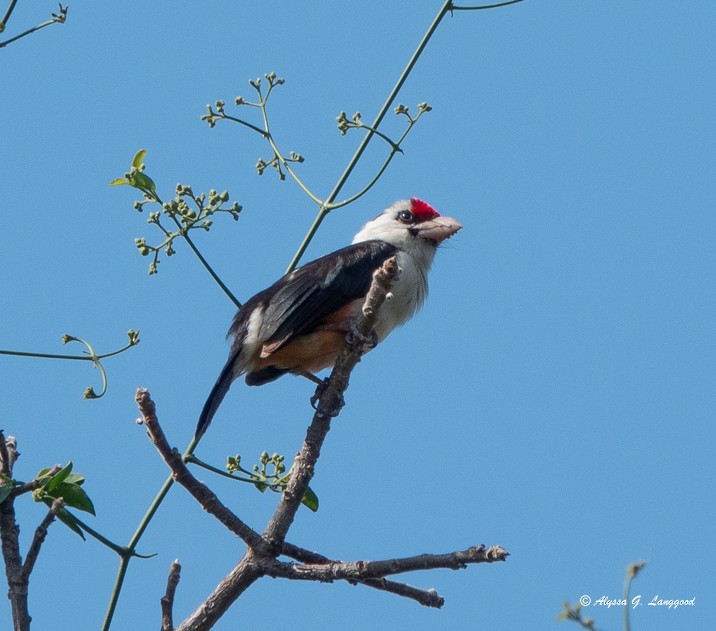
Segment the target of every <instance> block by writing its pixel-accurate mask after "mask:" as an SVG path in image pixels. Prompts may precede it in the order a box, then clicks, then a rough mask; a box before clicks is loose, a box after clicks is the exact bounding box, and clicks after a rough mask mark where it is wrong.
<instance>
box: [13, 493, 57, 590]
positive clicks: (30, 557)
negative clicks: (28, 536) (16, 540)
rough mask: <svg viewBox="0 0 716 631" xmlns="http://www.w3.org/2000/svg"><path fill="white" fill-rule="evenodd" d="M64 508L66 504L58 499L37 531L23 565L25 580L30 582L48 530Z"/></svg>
mask: <svg viewBox="0 0 716 631" xmlns="http://www.w3.org/2000/svg"><path fill="white" fill-rule="evenodd" d="M63 506H64V502H63V501H62V499H60V498H57V499H56V500H55V501H54V502H52V506H51V507H50V510H49V511H47V515H45V518H44V519H43V520H42V521H41V522H40V525H39V526H38V527H37V529H36V530H35V536H34V537H33V538H32V543H31V544H30V548H29V549H28V551H27V555H26V556H25V563H23V565H22V574H23V576H24V577H25V580H29V578H30V574H32V570H33V568H34V567H35V563H36V562H37V557H38V556H39V554H40V549H41V548H42V544H43V543H45V538H46V537H47V529H48V528H49V527H50V524H51V523H52V522H53V521H55V517H57V514H58V513H59V512H60V510H62V507H63Z"/></svg>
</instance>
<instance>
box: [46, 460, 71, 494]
mask: <svg viewBox="0 0 716 631" xmlns="http://www.w3.org/2000/svg"><path fill="white" fill-rule="evenodd" d="M70 473H72V461H71V460H70V461H69V462H68V463H67V466H66V467H64V468H62V469H60V470H59V471H58V472H57V473H56V474H55V475H53V476H52V479H51V480H50V483H49V484H48V485H47V487H46V488H47V492H48V493H51V494H52V495H53V496H54V497H57V496H56V495H55V494H54V493H53V492H52V491H53V490H54V489H56V488H57V487H58V486H59V485H60V484H62V483H63V482H64V481H65V479H66V478H67V476H68V475H70Z"/></svg>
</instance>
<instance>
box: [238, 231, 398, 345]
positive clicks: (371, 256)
mask: <svg viewBox="0 0 716 631" xmlns="http://www.w3.org/2000/svg"><path fill="white" fill-rule="evenodd" d="M397 251H398V250H397V248H396V247H395V246H392V245H390V244H388V243H385V242H384V241H364V242H362V243H355V244H353V245H349V246H348V247H345V248H342V249H341V250H337V251H336V252H333V253H332V254H327V255H326V256H323V257H321V258H319V259H316V260H315V261H311V262H310V263H306V265H304V266H303V267H300V268H299V269H297V270H294V271H293V272H291V273H290V274H287V275H286V276H284V277H283V278H281V279H280V280H278V281H277V282H276V283H274V284H273V285H272V286H271V287H269V288H268V289H265V290H264V291H262V292H261V293H259V294H257V295H256V296H254V297H253V298H251V300H249V301H248V302H247V303H246V304H245V305H244V307H243V308H242V309H241V310H240V311H239V312H238V313H237V314H236V318H235V319H234V323H233V324H232V327H231V329H230V330H229V334H230V335H237V334H239V337H242V335H241V334H242V333H243V330H244V329H245V327H246V325H247V322H246V321H245V320H246V316H244V317H242V314H246V315H248V314H250V313H251V311H252V310H253V308H255V307H257V306H258V305H261V304H263V306H264V316H263V323H262V325H261V329H260V330H259V339H260V340H261V341H262V342H263V343H264V344H267V345H271V346H273V350H275V349H278V348H280V347H281V345H282V344H283V342H285V341H287V340H288V339H290V338H292V337H294V336H296V335H301V334H302V333H306V332H307V331H310V330H311V329H313V328H314V327H315V326H316V325H317V324H318V323H319V322H321V321H322V320H323V319H325V318H326V317H327V316H329V315H331V314H332V313H334V312H336V311H338V310H339V309H341V308H342V307H344V306H346V305H347V304H349V303H350V302H353V301H354V300H356V299H358V298H361V297H362V296H365V294H366V293H368V289H369V288H370V283H371V280H372V278H373V271H374V270H375V269H376V268H377V267H379V266H380V265H382V264H383V262H384V261H385V260H386V259H388V258H390V257H391V256H393V255H395V254H396V253H397Z"/></svg>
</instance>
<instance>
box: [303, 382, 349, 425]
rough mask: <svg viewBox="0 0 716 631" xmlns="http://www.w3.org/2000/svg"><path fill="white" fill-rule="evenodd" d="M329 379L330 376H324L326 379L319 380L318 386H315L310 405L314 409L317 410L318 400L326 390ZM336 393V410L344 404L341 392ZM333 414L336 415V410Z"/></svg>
mask: <svg viewBox="0 0 716 631" xmlns="http://www.w3.org/2000/svg"><path fill="white" fill-rule="evenodd" d="M329 380H330V378H329V377H326V379H324V380H323V381H321V383H319V384H318V387H317V388H316V392H315V393H314V394H313V396H312V397H311V407H312V408H313V409H314V410H316V411H318V404H319V403H320V401H321V397H322V396H323V395H324V394H325V392H326V388H327V387H328V382H329ZM336 394H337V396H338V406H337V408H338V410H340V409H341V408H342V407H343V406H344V405H345V404H346V402H345V399H344V398H343V395H342V394H340V393H336ZM333 416H338V412H336V413H335V414H333Z"/></svg>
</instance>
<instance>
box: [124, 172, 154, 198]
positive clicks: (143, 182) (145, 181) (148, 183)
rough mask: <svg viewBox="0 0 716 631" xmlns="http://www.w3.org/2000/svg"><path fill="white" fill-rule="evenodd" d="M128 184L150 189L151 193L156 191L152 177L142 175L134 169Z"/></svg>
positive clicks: (146, 189)
mask: <svg viewBox="0 0 716 631" xmlns="http://www.w3.org/2000/svg"><path fill="white" fill-rule="evenodd" d="M129 185H130V186H133V187H134V188H138V189H142V190H145V191H150V192H152V193H156V192H157V185H156V184H155V183H154V180H152V178H150V177H149V176H148V175H144V173H142V172H141V171H135V172H134V173H133V175H132V180H131V182H130V183H129Z"/></svg>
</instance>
